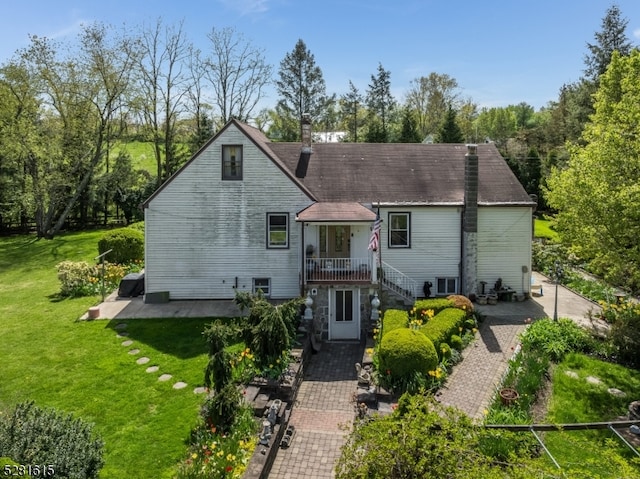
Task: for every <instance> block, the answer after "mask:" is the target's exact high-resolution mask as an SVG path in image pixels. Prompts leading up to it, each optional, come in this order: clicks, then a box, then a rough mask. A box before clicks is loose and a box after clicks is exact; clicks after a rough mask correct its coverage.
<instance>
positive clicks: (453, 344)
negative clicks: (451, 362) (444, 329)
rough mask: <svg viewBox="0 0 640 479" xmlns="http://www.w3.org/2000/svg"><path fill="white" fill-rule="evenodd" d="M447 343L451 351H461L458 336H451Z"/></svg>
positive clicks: (460, 342) (460, 340) (460, 339)
mask: <svg viewBox="0 0 640 479" xmlns="http://www.w3.org/2000/svg"><path fill="white" fill-rule="evenodd" d="M449 342H450V343H451V347H452V348H453V349H456V350H458V351H462V338H461V337H460V336H458V335H457V334H452V335H451V338H450V339H449Z"/></svg>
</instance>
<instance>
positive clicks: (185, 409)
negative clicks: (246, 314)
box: [0, 231, 211, 479]
mask: <svg viewBox="0 0 640 479" xmlns="http://www.w3.org/2000/svg"><path fill="white" fill-rule="evenodd" d="M102 234H103V232H102V231H95V232H83V233H74V234H66V235H61V236H59V237H57V238H55V239H54V240H51V241H48V240H39V241H36V240H35V239H34V238H31V237H25V236H20V237H12V238H0V318H1V319H0V325H1V326H0V331H2V339H3V343H2V347H1V348H0V364H2V368H0V411H2V410H6V409H10V408H13V407H14V406H15V404H16V403H18V402H22V401H26V400H29V399H32V400H34V401H35V403H36V405H38V406H41V407H55V408H56V409H58V410H60V411H64V412H70V413H73V414H74V415H76V416H78V417H80V418H82V419H85V420H87V421H90V422H93V423H95V429H96V431H97V432H98V433H99V434H100V435H101V437H102V439H103V440H104V442H105V455H104V459H105V466H104V468H103V469H102V473H101V475H100V477H101V478H123V477H127V478H144V479H148V478H150V477H154V478H168V477H171V476H172V472H173V471H174V469H175V465H176V464H177V463H178V461H179V460H181V459H184V454H185V451H186V442H185V441H186V440H187V439H188V437H189V432H190V430H191V428H192V427H193V426H194V425H195V423H196V420H197V413H198V408H199V405H200V404H201V402H202V400H203V397H202V396H201V395H196V394H194V393H193V388H194V387H195V386H197V385H200V384H201V383H202V380H203V369H204V366H205V364H206V361H207V358H206V349H205V348H206V345H205V343H204V341H203V338H202V334H201V333H202V331H203V329H204V326H205V325H206V324H208V323H209V322H211V319H202V318H200V319H178V320H167V319H153V320H128V321H127V324H128V328H127V330H128V332H129V334H130V336H129V338H128V339H131V340H133V341H134V344H133V345H132V346H131V347H123V346H122V345H121V343H122V342H123V340H124V339H122V338H118V337H116V331H115V325H116V324H117V322H118V321H106V320H105V321H101V320H98V321H92V322H85V321H77V319H78V318H79V317H80V316H81V315H82V314H83V313H84V312H85V311H86V310H87V308H88V307H89V306H91V305H94V304H96V303H97V302H98V300H99V298H98V297H90V298H78V299H64V300H59V299H57V297H56V293H57V291H58V290H59V283H58V280H57V278H56V270H55V265H56V264H57V263H58V262H60V261H62V260H72V261H80V260H87V261H93V258H94V257H95V256H96V255H97V242H98V240H99V238H100V237H101V236H102ZM133 347H135V348H139V349H140V353H139V354H138V355H137V356H132V355H129V354H128V350H129V349H130V348H133ZM140 356H147V357H149V358H151V362H150V363H149V364H147V365H138V364H136V361H135V360H136V358H137V357H140ZM149 365H158V366H159V367H160V371H159V372H158V373H146V372H145V369H146V367H147V366H149ZM160 373H169V374H172V375H173V379H172V380H171V381H168V382H159V381H158V379H157V378H158V375H159V374H160ZM175 381H184V382H186V383H188V384H189V386H188V387H187V388H185V389H182V390H174V389H172V385H173V383H174V382H175Z"/></svg>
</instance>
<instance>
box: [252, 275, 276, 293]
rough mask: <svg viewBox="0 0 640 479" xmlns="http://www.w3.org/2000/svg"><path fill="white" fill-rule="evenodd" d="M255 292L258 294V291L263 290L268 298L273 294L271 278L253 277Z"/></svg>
mask: <svg viewBox="0 0 640 479" xmlns="http://www.w3.org/2000/svg"><path fill="white" fill-rule="evenodd" d="M252 290H253V294H256V293H257V292H258V291H262V293H263V294H264V295H265V296H266V297H267V298H268V297H269V296H271V278H253V287H252Z"/></svg>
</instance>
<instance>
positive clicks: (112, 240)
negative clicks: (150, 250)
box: [98, 228, 144, 264]
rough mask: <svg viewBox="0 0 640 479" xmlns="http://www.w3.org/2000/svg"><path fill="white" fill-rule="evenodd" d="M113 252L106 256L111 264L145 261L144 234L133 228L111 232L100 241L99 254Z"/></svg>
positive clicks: (106, 259)
mask: <svg viewBox="0 0 640 479" xmlns="http://www.w3.org/2000/svg"><path fill="white" fill-rule="evenodd" d="M109 250H112V251H111V252H110V253H109V254H107V255H106V256H105V261H108V262H110V263H118V264H128V263H132V262H134V261H136V260H138V261H142V260H143V259H144V234H143V233H142V232H140V231H138V230H135V229H132V228H119V229H117V230H113V231H109V232H108V233H105V235H104V236H103V237H102V238H101V239H100V241H98V252H99V253H100V254H102V253H104V252H105V251H109Z"/></svg>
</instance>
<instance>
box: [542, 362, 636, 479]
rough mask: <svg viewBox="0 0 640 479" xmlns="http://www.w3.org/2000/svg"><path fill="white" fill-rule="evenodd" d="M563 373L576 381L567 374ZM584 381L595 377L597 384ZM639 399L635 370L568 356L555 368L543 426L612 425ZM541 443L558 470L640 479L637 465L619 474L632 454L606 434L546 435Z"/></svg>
mask: <svg viewBox="0 0 640 479" xmlns="http://www.w3.org/2000/svg"><path fill="white" fill-rule="evenodd" d="M568 371H570V372H572V373H576V374H577V376H578V377H577V378H576V377H572V376H569V375H568V374H567V372H568ZM588 377H593V378H598V379H599V380H601V381H602V383H601V384H593V383H590V382H589V381H587V378H588ZM608 388H617V389H620V390H621V391H624V392H625V393H626V396H625V397H615V396H613V395H611V394H610V393H609V392H608V391H607V390H608ZM638 397H640V371H637V370H633V369H629V368H625V367H623V366H620V365H617V364H611V363H608V362H604V361H599V360H597V359H594V358H592V357H589V356H586V355H583V354H578V353H571V354H569V355H568V356H567V357H566V358H565V359H564V360H563V361H562V362H561V363H560V364H559V365H558V366H557V367H556V368H555V369H554V372H553V393H552V397H551V400H550V403H549V409H548V412H547V419H546V421H545V422H548V423H556V424H560V423H573V422H606V421H613V420H616V419H617V418H618V416H626V414H627V406H628V405H629V402H631V401H632V400H634V399H636V398H638ZM544 442H545V445H546V446H547V447H548V448H549V450H550V451H551V454H553V456H554V457H555V458H556V460H557V461H558V463H559V464H560V466H562V467H563V468H565V467H568V468H573V469H578V470H580V469H581V468H586V470H588V471H589V472H590V473H592V474H594V476H596V477H603V478H607V477H627V478H631V477H640V469H638V468H637V466H636V468H634V469H632V470H630V471H626V473H623V475H622V476H621V475H620V474H621V473H622V471H621V470H620V469H621V468H622V467H625V466H628V464H624V463H623V462H627V461H628V462H630V461H632V460H633V459H634V458H635V457H636V456H635V455H634V454H633V453H632V452H631V451H630V450H629V449H628V448H627V447H626V446H624V445H623V443H622V441H620V440H619V439H618V438H616V437H615V436H614V434H613V433H612V432H611V431H608V430H602V431H575V432H547V433H545V435H544ZM618 461H621V462H618ZM589 477H592V476H589Z"/></svg>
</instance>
